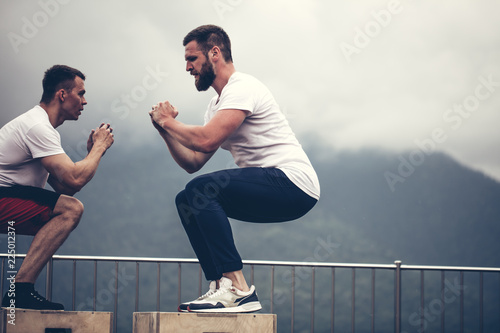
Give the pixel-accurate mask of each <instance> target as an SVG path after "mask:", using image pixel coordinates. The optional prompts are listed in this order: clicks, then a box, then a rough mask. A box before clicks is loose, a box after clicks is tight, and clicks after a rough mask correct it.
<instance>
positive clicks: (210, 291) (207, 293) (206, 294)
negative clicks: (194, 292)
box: [198, 289, 217, 299]
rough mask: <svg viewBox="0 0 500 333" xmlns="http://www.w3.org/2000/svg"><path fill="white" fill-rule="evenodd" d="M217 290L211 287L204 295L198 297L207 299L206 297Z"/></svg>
mask: <svg viewBox="0 0 500 333" xmlns="http://www.w3.org/2000/svg"><path fill="white" fill-rule="evenodd" d="M216 291H217V290H212V289H210V290H209V291H207V292H206V293H205V294H204V295H202V296H200V297H198V299H205V298H208V297H210V296H211V295H212V294H214V293H215V292H216Z"/></svg>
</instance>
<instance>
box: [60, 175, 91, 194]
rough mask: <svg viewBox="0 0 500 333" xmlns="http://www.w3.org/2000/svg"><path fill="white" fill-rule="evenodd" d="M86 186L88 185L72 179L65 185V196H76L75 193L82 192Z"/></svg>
mask: <svg viewBox="0 0 500 333" xmlns="http://www.w3.org/2000/svg"><path fill="white" fill-rule="evenodd" d="M85 184H86V183H85V182H83V181H81V180H78V179H72V180H70V181H68V182H66V183H65V184H64V185H65V186H64V191H65V192H66V193H64V194H67V195H74V194H75V193H77V192H80V191H81V189H82V188H83V187H84V186H85Z"/></svg>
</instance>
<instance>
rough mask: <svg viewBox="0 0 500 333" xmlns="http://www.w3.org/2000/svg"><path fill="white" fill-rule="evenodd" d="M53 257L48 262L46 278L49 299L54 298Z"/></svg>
mask: <svg viewBox="0 0 500 333" xmlns="http://www.w3.org/2000/svg"><path fill="white" fill-rule="evenodd" d="M52 265H53V262H52V258H50V260H49V261H48V262H47V272H46V273H47V277H46V279H45V298H46V299H47V300H48V301H51V300H52V276H53V274H52Z"/></svg>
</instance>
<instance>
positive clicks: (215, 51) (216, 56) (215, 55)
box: [209, 46, 221, 60]
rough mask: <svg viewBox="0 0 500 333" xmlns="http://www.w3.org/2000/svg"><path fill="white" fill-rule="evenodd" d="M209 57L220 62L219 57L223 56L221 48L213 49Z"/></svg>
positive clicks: (215, 47)
mask: <svg viewBox="0 0 500 333" xmlns="http://www.w3.org/2000/svg"><path fill="white" fill-rule="evenodd" d="M209 55H210V57H211V58H212V59H213V60H218V59H219V57H220V56H221V52H220V49H219V47H218V46H214V47H212V49H211V50H210V52H209Z"/></svg>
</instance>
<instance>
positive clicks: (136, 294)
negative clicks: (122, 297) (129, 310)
mask: <svg viewBox="0 0 500 333" xmlns="http://www.w3.org/2000/svg"><path fill="white" fill-rule="evenodd" d="M135 312H139V262H138V261H136V262H135Z"/></svg>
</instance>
